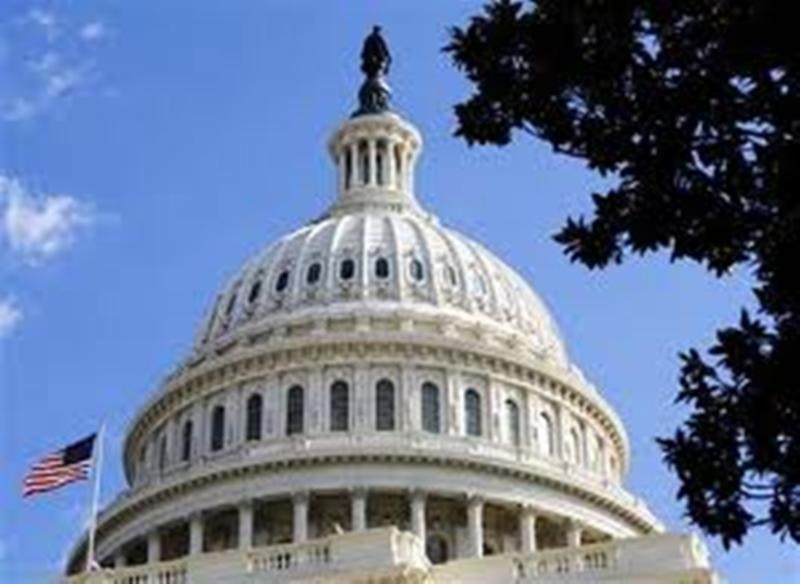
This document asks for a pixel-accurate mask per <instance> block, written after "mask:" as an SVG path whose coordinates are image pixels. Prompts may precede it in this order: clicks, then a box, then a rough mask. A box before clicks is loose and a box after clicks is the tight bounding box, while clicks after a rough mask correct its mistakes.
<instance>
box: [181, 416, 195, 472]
mask: <svg viewBox="0 0 800 584" xmlns="http://www.w3.org/2000/svg"><path fill="white" fill-rule="evenodd" d="M193 436H194V424H193V423H192V421H191V420H186V421H185V422H184V423H183V430H181V461H182V462H188V461H189V459H190V458H191V457H192V439H193Z"/></svg>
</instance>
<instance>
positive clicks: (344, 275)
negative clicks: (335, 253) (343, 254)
mask: <svg viewBox="0 0 800 584" xmlns="http://www.w3.org/2000/svg"><path fill="white" fill-rule="evenodd" d="M355 275H356V262H355V260H353V259H352V258H346V259H344V260H342V263H341V264H339V277H340V278H341V279H342V280H351V279H352V278H353V276H355Z"/></svg>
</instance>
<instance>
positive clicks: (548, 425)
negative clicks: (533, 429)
mask: <svg viewBox="0 0 800 584" xmlns="http://www.w3.org/2000/svg"><path fill="white" fill-rule="evenodd" d="M539 419H540V420H541V428H540V430H541V431H540V433H539V435H540V437H539V446H540V451H541V453H542V454H545V455H547V456H555V455H556V441H555V434H554V432H553V420H551V419H550V415H549V414H546V413H545V412H542V413H541V414H540V415H539Z"/></svg>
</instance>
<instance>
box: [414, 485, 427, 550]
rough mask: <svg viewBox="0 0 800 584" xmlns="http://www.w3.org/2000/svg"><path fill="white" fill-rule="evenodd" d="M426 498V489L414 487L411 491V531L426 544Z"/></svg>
mask: <svg viewBox="0 0 800 584" xmlns="http://www.w3.org/2000/svg"><path fill="white" fill-rule="evenodd" d="M425 499H426V494H425V492H424V491H421V490H419V489H414V490H413V491H411V531H412V532H413V533H414V535H416V536H417V537H419V539H420V541H422V545H423V546H424V545H425Z"/></svg>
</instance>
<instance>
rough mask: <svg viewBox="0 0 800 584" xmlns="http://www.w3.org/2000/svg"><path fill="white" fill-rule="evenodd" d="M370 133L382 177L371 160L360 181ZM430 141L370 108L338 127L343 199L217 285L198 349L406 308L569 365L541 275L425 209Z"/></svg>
mask: <svg viewBox="0 0 800 584" xmlns="http://www.w3.org/2000/svg"><path fill="white" fill-rule="evenodd" d="M359 142H361V143H363V145H365V155H367V156H368V154H366V150H368V149H369V145H370V144H372V145H373V146H374V147H375V153H374V156H375V161H374V162H375V164H376V170H375V176H374V179H373V180H372V181H370V180H369V177H370V175H369V173H370V172H371V170H370V167H369V166H368V162H367V163H366V165H365V166H364V167H363V168H362V170H363V171H364V172H365V173H367V174H366V178H363V177H355V178H354V179H353V184H352V185H350V184H349V179H348V178H347V172H348V171H347V169H346V168H345V165H346V164H348V163H347V162H346V161H347V160H348V158H347V157H348V156H349V155H350V152H351V150H355V148H354V144H358V143H359ZM421 143H422V141H421V138H420V136H419V134H418V132H417V131H416V130H415V129H414V128H413V127H412V126H411V125H410V124H409V123H408V122H405V121H404V120H402V118H400V117H399V116H397V115H395V114H392V113H384V114H382V115H369V116H360V117H358V118H355V119H353V120H348V121H347V122H346V123H345V124H344V125H343V126H342V127H341V128H340V129H339V130H337V131H336V132H335V133H334V136H333V139H332V140H331V155H332V157H333V160H334V163H335V164H336V165H337V168H338V170H339V172H340V173H341V174H342V175H343V179H342V181H340V189H341V191H340V193H339V198H338V200H337V201H336V202H335V204H334V205H333V206H332V208H331V209H330V210H329V211H328V212H327V213H325V215H324V216H323V217H321V218H319V219H317V220H314V221H312V222H310V223H308V224H307V225H305V226H304V227H301V228H300V229H298V230H296V231H294V232H292V233H290V234H288V235H286V236H284V237H281V238H280V239H279V240H278V241H276V242H274V243H272V244H270V245H268V246H267V247H265V248H264V250H263V251H261V252H259V253H258V254H256V255H255V256H254V257H253V258H252V259H250V260H249V261H248V262H247V263H246V264H245V265H244V267H243V268H242V269H241V270H239V272H238V273H237V274H236V276H235V277H234V278H232V279H231V281H230V282H228V283H227V284H226V285H225V287H224V288H223V290H222V291H221V292H220V294H219V295H218V296H217V301H216V302H215V304H214V307H213V310H212V311H211V313H210V314H209V316H208V317H207V318H206V319H205V322H204V323H203V325H202V327H201V332H200V335H199V338H198V341H197V344H196V346H195V350H196V351H197V352H199V353H202V352H203V351H204V350H206V349H207V348H208V347H209V346H213V345H214V344H215V343H219V342H224V340H225V339H229V338H235V337H238V336H240V335H246V334H254V333H255V332H256V331H258V330H260V329H263V328H264V327H273V328H274V327H275V326H279V325H288V324H289V323H291V322H294V321H297V320H298V319H299V320H308V319H310V318H315V317H316V318H323V317H329V316H332V315H334V314H338V315H347V314H350V315H353V316H358V317H359V318H365V319H366V318H378V319H380V318H387V317H391V316H392V315H399V314H405V315H406V316H407V317H411V315H419V316H420V317H421V318H426V319H429V320H431V322H435V323H436V328H437V329H439V328H441V327H445V328H450V329H452V328H454V327H464V328H465V329H470V330H471V331H472V332H473V333H474V334H481V335H485V336H488V337H491V339H492V342H494V343H496V344H497V345H498V346H503V347H507V348H510V349H513V350H516V351H521V352H528V353H529V354H530V355H532V356H534V357H535V358H537V359H541V360H543V361H546V362H548V363H550V364H552V365H553V366H555V367H558V368H562V369H567V368H568V361H567V356H566V352H565V350H564V345H563V342H562V340H561V336H560V334H559V333H558V330H557V329H556V326H555V324H554V322H553V320H552V318H551V317H550V314H549V313H548V311H547V309H546V308H545V306H544V304H543V302H542V301H541V299H540V298H539V297H538V295H537V294H536V293H535V292H534V291H533V290H532V289H531V288H530V286H528V284H527V283H526V282H525V281H524V280H523V279H522V278H521V277H520V276H519V275H518V274H517V273H516V272H515V271H514V270H513V269H511V268H510V267H509V266H507V265H506V264H505V263H503V262H502V261H501V260H499V259H498V258H497V257H496V256H494V255H493V254H492V253H491V252H489V251H488V250H486V249H485V248H484V247H483V246H482V245H480V244H479V243H476V242H475V241H473V240H471V239H469V238H467V237H465V236H464V235H461V234H460V233H458V232H456V231H453V230H451V229H447V228H445V227H442V226H441V224H440V223H439V221H438V219H437V218H436V217H435V216H433V215H431V214H429V213H427V212H425V211H424V210H423V209H422V208H420V206H419V204H418V203H417V201H416V199H415V197H414V194H413V192H412V191H411V190H410V179H411V177H412V176H413V164H414V161H415V160H416V156H417V154H418V152H419V150H420V148H421ZM388 144H392V145H393V149H394V151H395V152H396V156H397V157H398V158H397V159H396V160H395V161H392V155H391V154H390V153H389V151H388V150H387V145H388ZM356 148H357V146H356ZM343 153H344V154H343ZM354 156H358V154H357V153H356V154H355V155H354ZM343 161H344V162H343ZM404 163H405V164H407V165H408V168H407V170H404V168H403V164H404ZM391 164H394V165H395V168H396V169H397V171H396V174H393V172H392V171H393V169H391V168H389V165H391ZM378 165H379V166H378ZM378 169H380V170H378ZM404 181H407V182H408V183H409V185H408V186H404Z"/></svg>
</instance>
